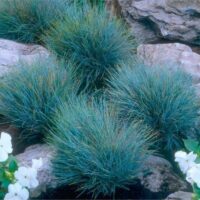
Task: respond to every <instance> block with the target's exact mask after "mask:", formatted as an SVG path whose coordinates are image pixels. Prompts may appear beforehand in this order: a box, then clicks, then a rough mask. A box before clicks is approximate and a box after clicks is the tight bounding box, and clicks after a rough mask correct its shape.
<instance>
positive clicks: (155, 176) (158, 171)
mask: <svg viewBox="0 0 200 200" xmlns="http://www.w3.org/2000/svg"><path fill="white" fill-rule="evenodd" d="M144 166H145V169H144V170H145V171H146V172H147V174H146V175H145V173H142V174H141V176H139V179H140V181H141V184H142V185H143V186H144V187H145V188H146V189H148V190H150V191H151V192H155V193H157V192H163V191H165V192H166V193H172V192H176V191H179V190H186V189H187V187H188V185H187V183H186V182H185V181H183V180H182V179H181V178H180V177H179V176H177V175H176V174H175V172H174V171H173V169H172V166H171V164H170V163H169V162H168V161H167V160H165V159H164V158H160V157H157V156H150V157H149V159H148V160H147V161H146V162H145V163H144Z"/></svg>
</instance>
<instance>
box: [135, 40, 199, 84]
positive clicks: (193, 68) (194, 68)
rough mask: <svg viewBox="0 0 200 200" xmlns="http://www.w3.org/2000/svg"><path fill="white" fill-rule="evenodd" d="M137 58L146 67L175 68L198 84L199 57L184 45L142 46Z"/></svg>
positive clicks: (139, 48) (138, 50)
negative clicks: (182, 71) (183, 71)
mask: <svg viewBox="0 0 200 200" xmlns="http://www.w3.org/2000/svg"><path fill="white" fill-rule="evenodd" d="M137 54H138V56H139V57H140V58H141V59H142V60H143V61H144V62H145V63H146V64H147V65H150V66H151V65H160V66H168V67H170V68H172V69H176V68H177V67H179V68H181V69H183V70H185V71H186V72H187V73H189V74H190V75H192V77H193V80H194V83H199V82H200V55H199V54H197V53H195V52H193V51H192V49H191V48H190V47H189V46H187V45H184V44H179V43H169V44H142V45H140V46H139V47H138V49H137Z"/></svg>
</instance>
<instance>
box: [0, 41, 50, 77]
mask: <svg viewBox="0 0 200 200" xmlns="http://www.w3.org/2000/svg"><path fill="white" fill-rule="evenodd" d="M40 56H41V57H44V56H46V57H47V56H49V52H48V51H47V50H46V49H45V48H44V47H42V46H40V45H25V44H20V43H17V42H14V41H10V40H5V39H0V78H2V77H3V76H4V75H5V74H6V73H7V72H9V71H10V70H12V69H13V67H14V66H15V64H16V63H17V62H19V61H26V62H32V61H33V60H35V59H37V58H38V57H40ZM15 67H17V66H15Z"/></svg>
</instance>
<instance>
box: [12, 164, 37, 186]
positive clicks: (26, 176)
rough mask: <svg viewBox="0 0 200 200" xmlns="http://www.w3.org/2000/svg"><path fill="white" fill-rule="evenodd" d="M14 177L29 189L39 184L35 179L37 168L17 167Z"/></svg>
mask: <svg viewBox="0 0 200 200" xmlns="http://www.w3.org/2000/svg"><path fill="white" fill-rule="evenodd" d="M15 178H16V180H17V181H18V182H19V183H20V184H21V185H22V186H24V187H27V188H29V189H31V188H35V187H37V186H38V185H39V182H38V180H37V170H36V169H34V168H31V167H29V168H28V167H19V169H18V170H17V171H16V172H15Z"/></svg>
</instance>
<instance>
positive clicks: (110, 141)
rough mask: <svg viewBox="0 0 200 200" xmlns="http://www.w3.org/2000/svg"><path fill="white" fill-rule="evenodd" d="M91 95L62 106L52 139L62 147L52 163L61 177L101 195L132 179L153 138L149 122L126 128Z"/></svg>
mask: <svg viewBox="0 0 200 200" xmlns="http://www.w3.org/2000/svg"><path fill="white" fill-rule="evenodd" d="M86 99H87V98H85V97H79V98H78V99H74V98H73V99H71V100H69V101H68V103H67V104H62V105H61V107H60V112H59V114H58V115H57V118H55V120H54V123H55V125H56V126H55V129H54V130H52V134H51V137H50V138H48V141H49V143H50V145H52V146H53V147H54V149H55V151H56V153H55V156H54V158H53V159H52V167H53V174H54V175H55V177H56V178H57V181H58V182H59V183H60V184H61V185H76V186H77V187H78V190H79V191H80V193H81V194H82V193H84V192H88V193H90V194H92V196H93V197H94V198H97V197H98V196H99V195H112V194H114V193H115V191H116V189H117V188H127V187H128V185H129V184H132V183H133V182H134V181H135V178H137V175H138V173H139V172H141V170H142V166H143V162H144V160H145V159H146V158H147V157H148V156H149V155H150V154H151V153H152V151H150V150H149V147H150V144H152V143H151V139H150V137H149V136H148V134H149V130H148V129H147V128H146V127H144V126H142V127H141V126H140V125H139V123H133V124H132V125H131V126H128V127H127V126H123V127H121V125H119V123H118V122H117V121H115V119H114V118H115V117H114V114H113V113H114V112H112V109H110V110H108V108H107V106H106V104H105V102H104V101H101V100H99V101H98V103H96V102H95V101H93V100H90V101H89V103H88V102H87V100H86Z"/></svg>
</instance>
